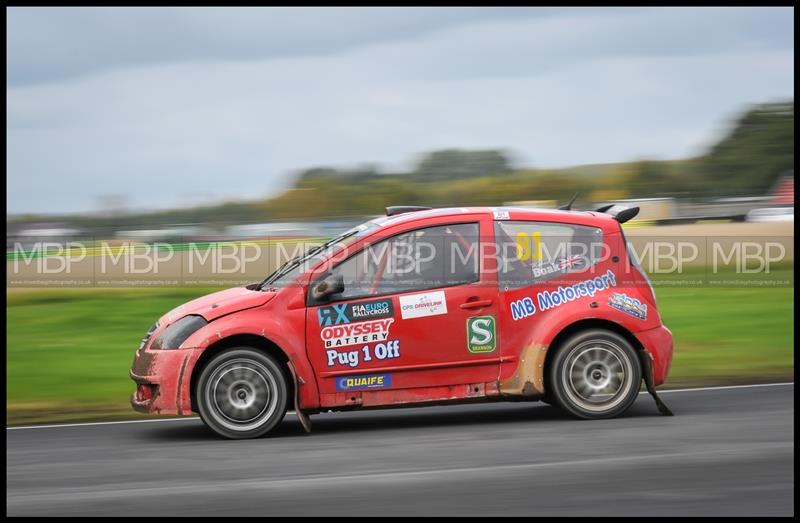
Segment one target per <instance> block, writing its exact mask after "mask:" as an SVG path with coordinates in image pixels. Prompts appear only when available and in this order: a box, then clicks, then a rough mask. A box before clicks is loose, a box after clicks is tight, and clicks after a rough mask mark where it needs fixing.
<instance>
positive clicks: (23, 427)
mask: <svg viewBox="0 0 800 523" xmlns="http://www.w3.org/2000/svg"><path fill="white" fill-rule="evenodd" d="M785 385H794V382H793V381H789V382H785V383H759V384H755V385H727V386H721V387H698V388H694V389H668V390H659V391H658V393H659V394H667V393H670V392H697V391H702V390H725V389H751V388H755V387H781V386H785ZM639 394H647V391H644V390H643V391H641V392H640V393H639ZM287 414H294V411H293V410H290V411H288V412H287ZM198 419H200V418H199V417H197V416H189V417H185V418H161V419H134V420H127V421H96V422H90V423H59V424H56V425H25V426H22V427H6V430H23V429H54V428H60V427H91V426H93V425H122V424H125V423H158V422H163V421H192V420H198Z"/></svg>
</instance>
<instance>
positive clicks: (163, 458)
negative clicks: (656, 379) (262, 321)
mask: <svg viewBox="0 0 800 523" xmlns="http://www.w3.org/2000/svg"><path fill="white" fill-rule="evenodd" d="M793 397H794V385H793V384H789V385H774V386H763V387H752V388H726V389H707V390H687V391H680V392H677V391H674V392H667V393H665V394H664V395H663V399H664V401H665V402H666V403H667V405H669V406H670V407H671V408H672V410H673V411H674V412H675V414H676V416H675V417H671V418H670V417H662V416H660V415H659V414H658V411H657V410H656V408H655V405H654V404H653V401H652V399H651V398H650V397H649V396H648V395H647V394H642V395H641V396H640V397H639V400H638V401H637V403H636V404H635V405H634V407H633V408H632V409H631V410H630V411H629V413H628V414H627V416H626V417H624V418H619V419H614V420H607V421H574V420H571V419H569V418H566V417H565V416H564V415H562V414H560V413H559V411H557V410H556V409H555V408H553V407H550V406H547V405H545V404H542V403H532V404H525V403H500V404H482V405H465V406H453V407H430V408H424V409H410V410H390V411H386V410H384V411H371V412H357V413H338V414H321V415H317V416H313V417H312V421H313V423H314V432H313V433H312V434H310V435H306V434H304V433H303V432H302V430H301V428H300V425H299V423H298V421H297V419H296V418H295V417H294V415H292V414H289V415H287V417H286V419H285V421H284V422H283V424H282V425H281V426H280V427H279V429H278V431H277V433H276V434H275V436H273V437H268V438H263V439H260V440H255V441H253V440H250V441H227V440H222V439H218V438H217V437H215V436H214V435H213V434H212V433H211V432H209V431H208V430H206V429H205V428H204V427H203V425H202V424H201V422H200V421H199V420H196V419H189V420H187V419H184V420H177V421H159V422H149V423H123V424H107V425H84V426H68V427H56V428H33V429H13V430H7V431H6V435H7V438H8V440H7V447H6V455H7V458H8V464H7V482H8V483H7V491H6V500H7V514H8V515H9V516H12V515H109V516H153V515H160V514H163V515H202V514H209V515H233V514H235V515H301V514H312V515H341V514H357V515H375V516H387V515H392V514H408V515H417V514H455V515H531V516H546V515H583V516H598V515H654V516H665V515H731V516H744V515H784V516H791V515H793V514H794V501H793V494H794V464H793V462H794V429H793V425H792V423H793V419H794V399H793Z"/></svg>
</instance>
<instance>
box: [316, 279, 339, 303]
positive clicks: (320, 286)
mask: <svg viewBox="0 0 800 523" xmlns="http://www.w3.org/2000/svg"><path fill="white" fill-rule="evenodd" d="M341 292H344V278H342V275H341V274H336V275H331V276H328V277H327V278H325V279H324V280H322V281H321V282H319V283H317V284H316V285H314V287H312V288H311V297H312V298H313V299H314V301H328V300H329V299H330V297H331V296H333V295H334V294H339V293H341Z"/></svg>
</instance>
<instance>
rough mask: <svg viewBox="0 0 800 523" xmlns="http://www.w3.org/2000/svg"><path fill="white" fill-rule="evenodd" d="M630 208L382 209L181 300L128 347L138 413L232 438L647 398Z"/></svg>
mask: <svg viewBox="0 0 800 523" xmlns="http://www.w3.org/2000/svg"><path fill="white" fill-rule="evenodd" d="M635 212H636V210H635V209H633V210H632V209H616V208H613V209H610V208H604V209H601V210H599V211H594V212H589V211H548V210H534V209H517V208H453V209H426V208H416V207H402V208H389V209H387V216H384V217H380V218H376V219H374V220H371V221H369V222H367V223H365V224H363V225H361V226H358V227H356V228H354V229H351V230H350V231H347V232H346V233H344V234H342V235H341V236H339V237H337V238H334V239H332V240H331V241H329V242H327V243H325V244H323V245H321V246H319V247H316V248H314V249H312V250H310V251H309V252H308V253H307V254H305V255H303V256H301V257H298V258H296V259H293V260H290V261H289V262H287V263H285V264H284V265H283V266H282V267H281V268H279V269H278V270H277V271H275V272H274V273H273V274H272V275H270V276H269V277H267V278H266V279H265V280H264V281H262V282H261V283H257V284H252V285H248V286H247V287H242V288H234V289H228V290H225V291H221V292H217V293H213V294H210V295H208V296H204V297H201V298H199V299H196V300H194V301H191V302H188V303H186V304H184V305H182V306H180V307H178V308H176V309H174V310H172V311H170V312H168V313H167V314H165V315H164V316H163V317H161V318H160V319H159V320H158V321H157V322H156V323H155V324H154V325H153V326H152V327H151V328H150V330H149V331H148V333H147V335H146V336H145V338H144V339H143V340H142V342H141V345H140V347H139V349H138V350H137V351H136V356H135V359H134V363H133V367H132V369H131V373H130V374H131V378H132V379H133V380H134V381H135V382H136V385H137V388H136V392H135V393H134V394H133V397H132V398H131V403H132V405H133V407H134V408H135V409H136V410H139V411H141V412H146V413H154V414H178V415H191V414H192V413H194V412H197V413H199V414H200V417H201V418H202V419H203V421H204V422H205V423H206V424H207V425H208V426H209V427H210V428H211V429H212V430H214V431H215V432H217V433H218V434H221V435H223V436H226V437H229V438H249V437H257V436H260V435H263V434H265V433H267V432H269V431H270V430H271V429H272V428H274V427H275V426H276V425H277V424H278V423H280V421H281V420H282V419H283V417H284V415H285V413H286V411H287V410H288V409H289V408H293V409H294V410H295V411H296V412H297V414H298V416H299V417H300V419H301V421H302V422H303V426H304V427H305V428H306V430H310V427H311V424H310V421H309V418H308V416H309V415H312V414H314V413H317V412H321V411H327V410H347V409H360V408H379V407H389V406H397V405H414V406H419V405H425V404H441V403H445V402H466V401H481V400H484V401H489V400H500V399H505V400H513V401H519V400H543V401H547V402H550V403H553V404H555V405H558V406H559V407H561V408H563V409H564V410H565V411H567V412H569V413H570V414H572V415H574V416H576V417H579V418H586V419H594V418H609V417H614V416H618V415H620V414H622V413H623V412H625V411H626V410H627V409H628V408H629V407H630V406H631V404H632V403H633V401H634V400H635V399H636V397H637V395H638V392H639V389H640V386H641V383H642V381H643V380H644V382H645V385H646V386H647V388H648V390H649V391H650V392H651V394H652V395H653V397H654V398H655V399H656V401H657V405H658V407H659V409H660V410H661V411H662V412H663V413H665V414H668V413H669V411H668V409H667V408H666V407H665V406H664V405H663V403H661V402H660V401H658V398H657V396H656V393H655V386H657V385H659V384H661V383H663V382H664V380H665V379H666V377H667V373H668V372H669V367H670V363H671V360H672V334H671V333H670V331H669V330H668V329H667V328H666V327H665V326H664V325H663V324H662V322H661V318H660V316H659V314H658V309H657V307H656V301H655V295H654V292H653V289H652V287H651V285H650V282H649V280H648V279H647V276H646V275H645V274H644V272H643V271H642V270H641V269H640V268H639V266H638V265H637V264H636V262H635V260H633V259H632V258H631V257H630V256H629V252H628V249H627V245H626V241H625V238H624V235H623V233H622V229H621V227H620V225H621V223H622V222H624V221H625V220H626V219H629V218H630V217H631V216H633V215H635Z"/></svg>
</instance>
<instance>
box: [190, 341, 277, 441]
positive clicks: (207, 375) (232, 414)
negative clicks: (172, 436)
mask: <svg viewBox="0 0 800 523" xmlns="http://www.w3.org/2000/svg"><path fill="white" fill-rule="evenodd" d="M196 398H197V407H198V411H199V412H200V417H201V418H202V419H203V422H204V423H205V424H206V425H207V426H208V427H209V428H211V429H212V430H213V431H214V432H216V433H217V434H220V435H222V436H225V437H226V438H231V439H244V438H257V437H259V436H262V435H264V434H266V433H267V432H269V431H270V430H272V429H273V428H274V427H275V426H276V425H277V424H278V423H280V422H281V420H282V419H283V417H284V415H285V414H286V408H287V404H288V385H287V380H286V376H285V374H284V373H283V370H282V369H281V366H280V364H278V362H277V361H275V359H274V358H272V357H271V356H269V355H268V354H264V353H263V352H260V351H258V350H255V349H251V348H247V347H237V348H232V349H228V350H225V351H223V352H221V353H219V354H218V355H216V356H215V357H214V358H213V359H212V360H211V361H209V362H208V364H207V365H206V366H205V367H204V368H203V370H202V372H201V374H200V378H199V380H198V382H197V393H196Z"/></svg>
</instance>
